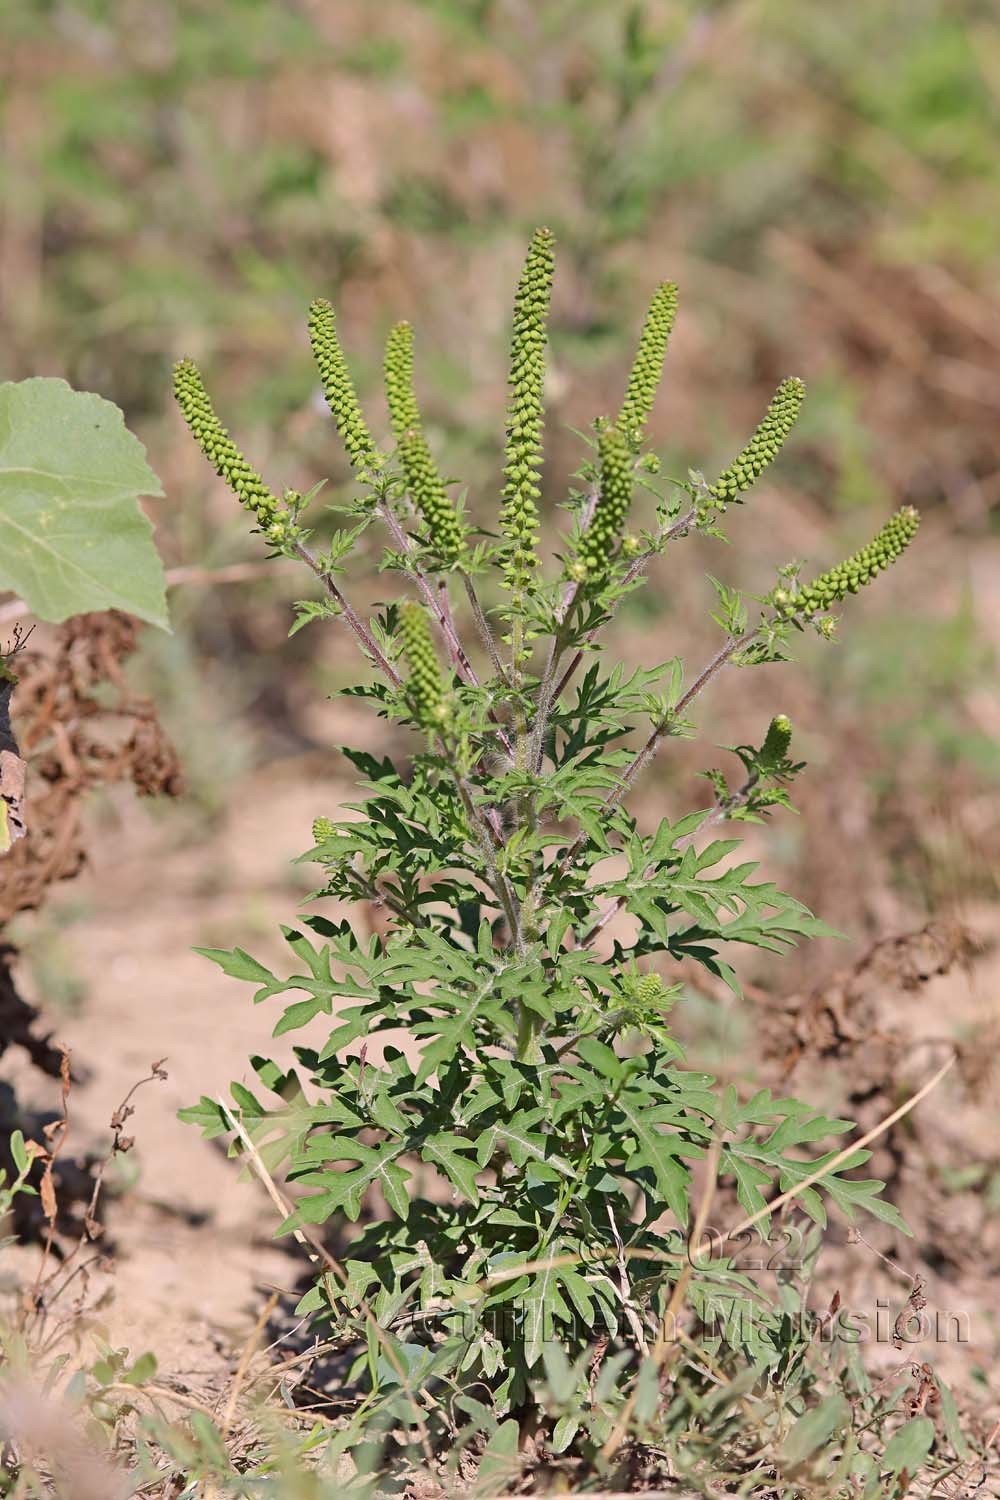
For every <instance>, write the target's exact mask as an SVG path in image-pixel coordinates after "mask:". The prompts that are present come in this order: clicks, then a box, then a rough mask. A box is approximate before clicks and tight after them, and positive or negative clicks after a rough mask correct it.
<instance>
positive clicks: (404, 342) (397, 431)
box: [383, 323, 420, 443]
mask: <svg viewBox="0 0 1000 1500" xmlns="http://www.w3.org/2000/svg"><path fill="white" fill-rule="evenodd" d="M383 370H384V373H385V399H386V403H387V405H388V407H389V420H390V421H391V423H392V431H393V435H394V436H395V439H396V442H397V443H398V442H399V441H400V440H401V439H402V438H403V437H404V436H405V435H406V433H408V432H409V431H410V430H411V429H412V428H414V427H419V426H420V409H419V407H418V406H417V398H416V396H415V394H414V391H413V327H412V324H410V323H397V324H395V326H394V327H392V328H390V329H389V336H388V338H387V339H386V341H385V359H384V361H383Z"/></svg>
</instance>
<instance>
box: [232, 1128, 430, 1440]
mask: <svg viewBox="0 0 1000 1500" xmlns="http://www.w3.org/2000/svg"><path fill="white" fill-rule="evenodd" d="M218 1105H219V1108H220V1109H221V1110H222V1113H223V1116H224V1118H225V1120H226V1123H227V1125H228V1126H229V1129H230V1130H232V1131H233V1132H234V1133H235V1134H236V1135H237V1136H238V1137H239V1140H240V1143H241V1145H242V1146H243V1148H244V1150H245V1151H246V1153H247V1156H248V1157H249V1159H250V1162H251V1163H252V1165H253V1168H254V1171H255V1172H256V1174H257V1176H258V1178H259V1179H260V1181H261V1183H262V1185H263V1187H264V1190H265V1192H266V1193H267V1195H268V1197H269V1198H270V1199H271V1202H272V1203H273V1204H274V1206H275V1208H276V1209H277V1210H278V1212H279V1213H280V1214H281V1216H282V1218H283V1219H287V1218H290V1217H291V1215H292V1213H293V1212H294V1209H293V1206H292V1204H291V1203H289V1202H288V1200H287V1199H286V1198H285V1197H284V1195H283V1194H282V1192H281V1190H280V1189H279V1188H278V1185H277V1184H276V1182H275V1181H274V1178H273V1177H272V1176H271V1174H270V1172H269V1171H268V1169H267V1167H266V1165H265V1163H264V1160H263V1158H262V1157H261V1154H260V1152H259V1151H258V1150H257V1147H256V1145H255V1144H254V1142H253V1141H252V1140H251V1139H250V1135H249V1133H248V1131H247V1129H246V1127H245V1126H244V1124H243V1121H242V1120H240V1119H237V1117H236V1116H235V1115H234V1114H233V1112H232V1110H231V1109H230V1108H229V1107H228V1105H227V1104H226V1103H225V1101H224V1100H223V1099H219V1100H218ZM292 1234H293V1235H294V1236H295V1238H296V1239H297V1240H298V1242H299V1244H300V1245H301V1246H302V1247H303V1249H304V1250H305V1251H306V1253H307V1255H308V1256H309V1259H310V1260H311V1261H312V1262H313V1264H318V1263H320V1262H322V1264H323V1265H325V1266H326V1268H327V1270H328V1271H330V1272H331V1274H332V1275H333V1276H334V1277H335V1278H336V1280H337V1281H338V1282H339V1284H340V1285H341V1286H342V1287H345V1288H346V1287H347V1285H348V1279H347V1273H346V1271H345V1270H344V1268H343V1266H342V1265H341V1264H340V1262H339V1261H338V1260H337V1259H336V1258H335V1257H334V1256H333V1255H331V1254H330V1252H329V1250H327V1248H326V1246H325V1245H324V1244H323V1243H322V1241H320V1240H317V1239H314V1238H313V1236H312V1235H311V1234H308V1233H307V1232H306V1231H305V1230H304V1229H303V1228H302V1226H301V1225H298V1226H296V1228H294V1229H293V1230H292ZM358 1303H359V1306H360V1308H361V1311H362V1314H363V1315H364V1318H365V1321H366V1322H367V1323H368V1325H369V1327H370V1328H371V1330H372V1332H373V1334H374V1335H375V1338H376V1339H377V1341H378V1343H379V1346H380V1347H381V1349H382V1351H383V1353H384V1354H385V1357H386V1359H387V1360H388V1362H389V1364H390V1365H391V1366H392V1368H393V1370H394V1371H395V1372H396V1374H397V1375H398V1377H399V1381H400V1384H401V1386H402V1388H403V1390H404V1391H406V1393H407V1395H408V1396H409V1397H410V1401H411V1405H412V1407H413V1417H414V1423H415V1426H416V1428H417V1432H418V1434H419V1437H420V1445H421V1448H422V1449H423V1454H424V1458H425V1459H426V1460H427V1462H428V1463H429V1464H432V1463H433V1461H434V1454H433V1450H432V1448H431V1441H430V1435H429V1433H428V1431H427V1423H426V1422H425V1421H424V1414H423V1412H422V1411H421V1410H420V1406H419V1403H418V1401H417V1397H416V1396H415V1395H414V1393H413V1391H412V1389H411V1387H410V1381H409V1376H408V1375H407V1373H406V1370H405V1369H404V1367H403V1365H402V1363H401V1362H400V1359H399V1356H398V1354H397V1353H396V1351H395V1349H394V1348H393V1346H392V1341H391V1340H390V1339H389V1338H388V1336H387V1334H386V1332H385V1330H384V1329H383V1327H382V1325H381V1323H380V1322H379V1321H378V1318H377V1317H376V1316H375V1313H374V1312H373V1311H372V1308H371V1305H370V1303H369V1302H368V1301H367V1299H366V1298H365V1297H359V1298H358Z"/></svg>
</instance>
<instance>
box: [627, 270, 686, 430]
mask: <svg viewBox="0 0 1000 1500" xmlns="http://www.w3.org/2000/svg"><path fill="white" fill-rule="evenodd" d="M676 316H677V286H676V283H675V282H673V281H664V282H661V284H660V285H659V286H658V287H657V288H656V291H655V292H654V293H653V300H652V302H651V303H650V304H649V311H648V313H647V314H646V321H645V323H644V324H643V326H642V333H641V334H640V335H639V348H638V350H637V351H636V356H635V362H634V364H633V365H632V373H631V375H630V376H629V380H628V388H627V390H626V392H625V400H624V402H623V403H622V409H621V411H620V413H619V415H618V422H617V424H616V425H617V426H618V428H619V430H620V431H621V432H622V433H623V434H624V436H625V437H626V439H627V440H628V441H629V443H631V444H633V445H634V446H638V444H639V443H640V442H641V441H642V434H643V429H644V428H645V426H646V422H647V419H648V417H649V414H650V412H651V411H652V409H653V402H654V401H655V400H656V392H657V388H658V387H659V384H660V377H661V375H662V374H663V361H664V359H665V357H666V353H667V343H668V341H669V339H670V332H671V329H672V328H673V326H674V319H675V317H676Z"/></svg>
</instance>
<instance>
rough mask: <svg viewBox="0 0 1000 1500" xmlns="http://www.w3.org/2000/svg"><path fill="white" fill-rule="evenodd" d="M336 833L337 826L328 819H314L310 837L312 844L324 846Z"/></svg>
mask: <svg viewBox="0 0 1000 1500" xmlns="http://www.w3.org/2000/svg"><path fill="white" fill-rule="evenodd" d="M336 832H337V825H336V824H335V823H334V822H333V821H332V820H331V819H330V818H314V819H313V826H312V836H313V843H314V844H325V843H326V841H327V839H332V838H333V837H334V836H335V835H336Z"/></svg>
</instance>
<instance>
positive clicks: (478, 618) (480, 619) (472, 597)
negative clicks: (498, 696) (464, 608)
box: [459, 572, 509, 687]
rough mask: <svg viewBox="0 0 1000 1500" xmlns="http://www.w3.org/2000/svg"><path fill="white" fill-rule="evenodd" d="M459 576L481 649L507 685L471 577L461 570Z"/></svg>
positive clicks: (504, 672) (498, 655)
mask: <svg viewBox="0 0 1000 1500" xmlns="http://www.w3.org/2000/svg"><path fill="white" fill-rule="evenodd" d="M459 576H460V578H461V580H462V583H463V585H464V587H465V593H466V597H467V598H468V601H469V605H470V607H471V609H472V618H473V619H474V620H475V622H476V629H477V630H478V632H479V639H480V640H481V641H482V643H483V649H484V650H485V652H486V654H487V656H488V657H489V659H490V661H491V662H492V664H493V670H494V672H495V673H496V675H497V677H499V679H500V681H501V682H502V683H503V685H504V686H505V687H507V686H509V683H508V679H507V671H506V668H505V667H504V664H503V662H502V661H501V660H500V652H499V651H498V650H497V643H496V641H495V640H494V638H493V632H492V630H491V629H490V626H489V621H488V620H487V618H486V615H485V613H484V611H483V606H482V605H481V604H480V602H479V595H478V594H477V593H476V588H475V584H474V583H473V582H472V579H471V578H470V577H469V575H468V573H464V572H463V573H460V574H459Z"/></svg>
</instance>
